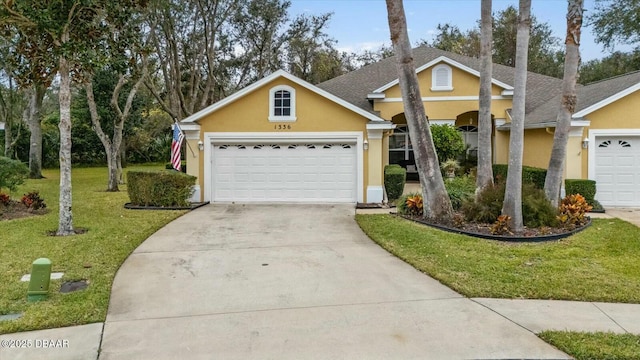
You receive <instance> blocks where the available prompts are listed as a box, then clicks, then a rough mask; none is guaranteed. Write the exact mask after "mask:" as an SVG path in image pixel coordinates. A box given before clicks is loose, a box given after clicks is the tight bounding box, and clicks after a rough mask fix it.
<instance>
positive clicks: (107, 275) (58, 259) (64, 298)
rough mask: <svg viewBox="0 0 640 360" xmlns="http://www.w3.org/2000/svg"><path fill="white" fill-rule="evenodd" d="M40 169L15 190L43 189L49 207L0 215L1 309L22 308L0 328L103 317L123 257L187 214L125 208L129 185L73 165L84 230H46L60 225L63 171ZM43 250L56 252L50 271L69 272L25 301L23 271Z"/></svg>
mask: <svg viewBox="0 0 640 360" xmlns="http://www.w3.org/2000/svg"><path fill="white" fill-rule="evenodd" d="M140 168H141V167H136V168H135V169H140ZM145 168H149V167H145ZM157 168H159V167H157ZM131 169H134V168H127V169H125V172H126V171H128V170H131ZM43 175H44V176H45V177H46V179H42V180H28V181H27V182H26V183H25V184H24V185H22V186H21V187H20V189H19V190H18V191H17V192H14V193H12V194H11V195H12V197H13V198H14V199H17V200H19V199H20V196H22V194H23V193H26V192H29V191H32V190H38V191H39V192H40V195H41V196H42V198H44V200H45V202H46V204H47V208H48V209H49V212H48V213H47V214H46V215H42V216H34V217H29V218H22V219H15V220H8V221H7V220H5V221H0V315H4V314H10V313H23V316H22V317H21V318H20V319H18V320H12V321H0V334H4V333H11V332H17V331H26V330H36V329H46V328H54V327H62V326H71V325H80V324H87V323H93V322H100V321H104V320H105V317H106V313H107V306H108V304H109V295H110V292H111V284H112V282H113V278H114V276H115V273H116V271H117V270H118V268H119V267H120V265H121V264H122V262H123V261H124V260H125V259H126V258H127V256H129V254H130V253H131V252H132V251H133V250H134V249H135V248H136V247H137V246H138V245H139V244H140V243H142V241H144V240H145V239H146V238H147V237H149V235H151V234H152V233H154V232H155V231H156V230H158V229H159V228H161V227H162V226H163V225H165V224H166V223H168V222H170V221H171V220H173V219H175V218H177V217H178V216H180V215H182V214H184V211H140V210H126V209H124V208H123V205H124V204H125V203H126V202H128V196H127V193H126V185H124V186H121V187H120V190H121V191H120V192H118V193H108V192H105V191H104V190H105V189H106V184H107V183H106V181H107V170H106V168H82V169H74V170H73V175H72V179H73V217H74V218H73V221H74V226H75V227H77V228H85V229H87V232H86V233H85V234H82V235H75V236H69V237H52V236H48V235H47V233H48V232H50V231H54V230H56V229H57V227H58V204H57V203H58V186H59V172H58V171H56V170H45V171H44V172H43ZM40 257H46V258H49V259H51V261H52V263H53V271H54V272H64V277H63V279H62V280H52V281H51V286H50V289H49V294H50V296H49V299H48V300H46V301H42V302H37V303H28V302H27V301H26V300H27V287H28V283H27V282H20V277H22V275H24V274H28V273H30V272H31V263H32V262H33V261H34V260H35V259H37V258H40ZM80 279H86V280H88V282H89V287H88V288H87V289H86V290H83V291H78V292H73V293H69V294H60V293H59V292H58V290H59V289H60V284H61V283H62V282H63V281H69V280H80Z"/></svg>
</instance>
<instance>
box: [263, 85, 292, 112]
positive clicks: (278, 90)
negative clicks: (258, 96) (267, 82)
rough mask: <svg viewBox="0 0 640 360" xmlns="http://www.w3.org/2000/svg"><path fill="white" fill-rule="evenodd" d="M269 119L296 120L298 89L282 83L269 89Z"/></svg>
mask: <svg viewBox="0 0 640 360" xmlns="http://www.w3.org/2000/svg"><path fill="white" fill-rule="evenodd" d="M269 121H296V90H295V89H294V88H292V87H290V86H286V85H280V86H275V87H273V88H271V90H269Z"/></svg>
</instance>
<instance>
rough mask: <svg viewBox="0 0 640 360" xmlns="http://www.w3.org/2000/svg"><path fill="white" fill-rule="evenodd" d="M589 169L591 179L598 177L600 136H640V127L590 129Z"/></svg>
mask: <svg viewBox="0 0 640 360" xmlns="http://www.w3.org/2000/svg"><path fill="white" fill-rule="evenodd" d="M587 136H588V137H589V149H588V154H589V155H588V166H589V169H588V171H587V173H588V176H589V179H591V180H595V179H596V149H597V145H596V144H597V142H596V141H597V138H598V137H599V136H640V129H590V130H589V134H588V135H587Z"/></svg>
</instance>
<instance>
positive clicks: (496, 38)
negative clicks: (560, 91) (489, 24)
mask: <svg viewBox="0 0 640 360" xmlns="http://www.w3.org/2000/svg"><path fill="white" fill-rule="evenodd" d="M517 22H518V10H517V9H516V8H515V7H513V6H509V7H507V8H506V9H504V10H502V11H499V12H497V13H495V14H493V47H492V48H493V62H494V63H496V64H501V65H506V66H511V67H515V65H516V32H517V31H516V30H517ZM421 44H426V45H428V46H432V47H435V48H438V49H441V50H445V51H451V52H454V53H456V54H460V55H466V56H471V57H477V58H479V57H480V24H479V23H477V24H476V26H475V27H473V28H471V29H469V30H465V31H463V30H460V28H459V27H458V26H456V25H452V24H438V27H437V33H436V36H435V38H434V39H433V41H431V42H429V41H427V40H422V41H421ZM563 61H564V55H563V51H562V48H561V46H560V40H559V39H558V38H556V37H554V36H553V32H552V31H551V27H550V25H549V24H547V23H545V22H539V21H538V20H537V19H536V17H535V16H531V36H530V41H529V58H528V70H529V71H533V72H537V73H539V74H544V75H549V76H553V77H560V76H562V67H563Z"/></svg>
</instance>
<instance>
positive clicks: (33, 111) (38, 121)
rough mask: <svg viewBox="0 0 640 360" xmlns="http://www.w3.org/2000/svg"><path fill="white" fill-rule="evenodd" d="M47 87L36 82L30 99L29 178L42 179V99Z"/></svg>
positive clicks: (28, 120) (28, 119) (28, 118)
mask: <svg viewBox="0 0 640 360" xmlns="http://www.w3.org/2000/svg"><path fill="white" fill-rule="evenodd" d="M45 92H46V89H45V87H44V86H42V84H38V83H34V85H33V89H32V91H31V94H30V96H29V97H30V99H29V111H28V117H27V124H28V125H29V131H31V137H30V138H29V178H31V179H42V117H41V114H40V113H41V110H42V100H43V99H44V94H45Z"/></svg>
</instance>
